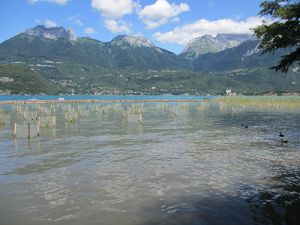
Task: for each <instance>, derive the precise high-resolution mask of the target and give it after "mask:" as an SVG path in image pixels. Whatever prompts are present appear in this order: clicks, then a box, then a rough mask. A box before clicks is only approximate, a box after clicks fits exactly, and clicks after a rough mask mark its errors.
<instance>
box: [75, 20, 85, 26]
mask: <svg viewBox="0 0 300 225" xmlns="http://www.w3.org/2000/svg"><path fill="white" fill-rule="evenodd" d="M75 23H76V24H77V25H78V26H81V27H83V26H84V24H83V22H82V21H81V20H80V19H76V20H75Z"/></svg>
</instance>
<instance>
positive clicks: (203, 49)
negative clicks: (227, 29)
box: [181, 34, 251, 58]
mask: <svg viewBox="0 0 300 225" xmlns="http://www.w3.org/2000/svg"><path fill="white" fill-rule="evenodd" d="M249 39H251V35H250V34H217V35H216V36H215V37H213V36H211V35H203V36H201V37H198V38H195V39H193V40H191V41H190V42H188V44H187V45H186V46H185V48H184V49H183V51H182V53H181V55H183V56H185V57H187V58H196V57H198V56H199V55H203V54H206V53H215V52H220V51H223V50H225V49H228V48H233V47H236V46H238V45H240V44H241V43H243V42H245V41H247V40H249Z"/></svg>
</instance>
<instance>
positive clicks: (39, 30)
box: [25, 25, 76, 42]
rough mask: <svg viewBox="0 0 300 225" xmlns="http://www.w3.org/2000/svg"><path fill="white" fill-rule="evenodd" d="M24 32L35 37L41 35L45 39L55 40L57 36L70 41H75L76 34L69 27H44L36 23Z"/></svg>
mask: <svg viewBox="0 0 300 225" xmlns="http://www.w3.org/2000/svg"><path fill="white" fill-rule="evenodd" d="M25 34H27V35H30V36H35V37H43V38H46V39H52V40H57V39H59V38H65V39H67V40H69V41H70V42H75V41H76V35H75V33H74V32H73V31H72V30H71V29H65V28H63V27H49V28H48V27H45V26H43V25H38V26H36V27H35V28H32V29H27V30H26V31H25Z"/></svg>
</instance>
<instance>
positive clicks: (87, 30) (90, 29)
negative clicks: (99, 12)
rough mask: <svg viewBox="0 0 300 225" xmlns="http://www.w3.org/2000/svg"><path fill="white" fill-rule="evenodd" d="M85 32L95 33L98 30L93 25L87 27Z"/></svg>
mask: <svg viewBox="0 0 300 225" xmlns="http://www.w3.org/2000/svg"><path fill="white" fill-rule="evenodd" d="M84 33H85V34H95V33H96V31H95V30H94V28H92V27H87V28H85V29H84Z"/></svg>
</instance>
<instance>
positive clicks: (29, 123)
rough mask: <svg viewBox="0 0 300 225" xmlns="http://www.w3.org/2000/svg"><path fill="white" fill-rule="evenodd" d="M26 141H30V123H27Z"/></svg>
mask: <svg viewBox="0 0 300 225" xmlns="http://www.w3.org/2000/svg"><path fill="white" fill-rule="evenodd" d="M28 139H30V123H28Z"/></svg>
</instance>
